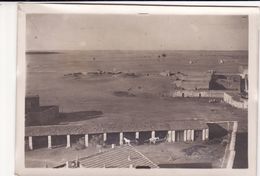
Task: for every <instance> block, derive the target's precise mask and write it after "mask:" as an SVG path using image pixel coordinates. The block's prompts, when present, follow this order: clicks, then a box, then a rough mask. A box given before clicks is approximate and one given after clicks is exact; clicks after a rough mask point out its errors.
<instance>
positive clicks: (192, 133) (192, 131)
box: [190, 130, 194, 141]
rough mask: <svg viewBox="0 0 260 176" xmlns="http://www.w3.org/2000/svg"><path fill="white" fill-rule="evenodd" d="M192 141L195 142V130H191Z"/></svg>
mask: <svg viewBox="0 0 260 176" xmlns="http://www.w3.org/2000/svg"><path fill="white" fill-rule="evenodd" d="M190 140H191V141H194V130H191V139H190Z"/></svg>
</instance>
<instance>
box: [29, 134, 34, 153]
mask: <svg viewBox="0 0 260 176" xmlns="http://www.w3.org/2000/svg"><path fill="white" fill-rule="evenodd" d="M29 149H30V150H33V141H32V136H29Z"/></svg>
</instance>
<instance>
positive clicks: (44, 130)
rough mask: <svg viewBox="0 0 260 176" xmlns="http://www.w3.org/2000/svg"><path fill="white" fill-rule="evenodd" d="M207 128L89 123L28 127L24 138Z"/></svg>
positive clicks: (201, 125) (200, 125)
mask: <svg viewBox="0 0 260 176" xmlns="http://www.w3.org/2000/svg"><path fill="white" fill-rule="evenodd" d="M205 128H208V126H207V125H206V123H205V122H204V121H196V120H194V121H191V120H189V121H187V120H186V121H185V120H184V121H182V120H176V121H171V122H160V123H158V122H157V123H154V122H140V121H138V122H133V123H120V122H119V121H118V120H117V121H114V122H113V121H112V122H111V123H102V122H96V123H95V122H93V121H92V122H90V123H86V124H82V125H78V124H70V125H49V126H29V127H25V136H47V135H67V134H96V133H104V132H106V133H112V132H136V131H153V130H156V131H164V130H165V131H166V130H185V129H195V130H196V129H205Z"/></svg>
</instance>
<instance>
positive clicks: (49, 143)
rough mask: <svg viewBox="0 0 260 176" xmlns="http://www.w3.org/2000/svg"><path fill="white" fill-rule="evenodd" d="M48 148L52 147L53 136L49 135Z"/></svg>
mask: <svg viewBox="0 0 260 176" xmlns="http://www.w3.org/2000/svg"><path fill="white" fill-rule="evenodd" d="M48 148H49V149H51V136H48Z"/></svg>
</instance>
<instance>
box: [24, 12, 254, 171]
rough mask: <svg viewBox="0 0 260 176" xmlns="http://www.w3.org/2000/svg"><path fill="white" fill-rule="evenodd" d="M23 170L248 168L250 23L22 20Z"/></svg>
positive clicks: (58, 16) (165, 18)
mask: <svg viewBox="0 0 260 176" xmlns="http://www.w3.org/2000/svg"><path fill="white" fill-rule="evenodd" d="M25 33H26V35H25V76H26V79H25V96H24V97H23V101H24V102H25V103H24V107H23V108H24V123H23V126H24V136H23V138H24V139H23V140H24V150H23V151H24V166H25V168H53V169H57V170H59V169H63V168H75V169H77V168H80V169H82V168H107V169H109V168H129V169H165V168H167V169H172V170H174V169H194V168H199V169H218V168H222V169H237V168H239V169H247V168H249V159H248V148H249V147H248V146H249V144H248V132H249V127H248V122H249V117H248V106H249V105H250V104H249V100H250V99H249V96H248V95H249V94H250V93H249V90H250V89H249V85H250V84H251V83H250V82H249V80H250V79H249V75H248V66H249V17H248V15H212V14H209V15H192V14H181V15H175V14H149V13H138V14H109V13H108V14H102V13H100V14H80V13H77V14H71V13H45V14H41V13H35V14H33V13H31V14H26V15H25Z"/></svg>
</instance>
